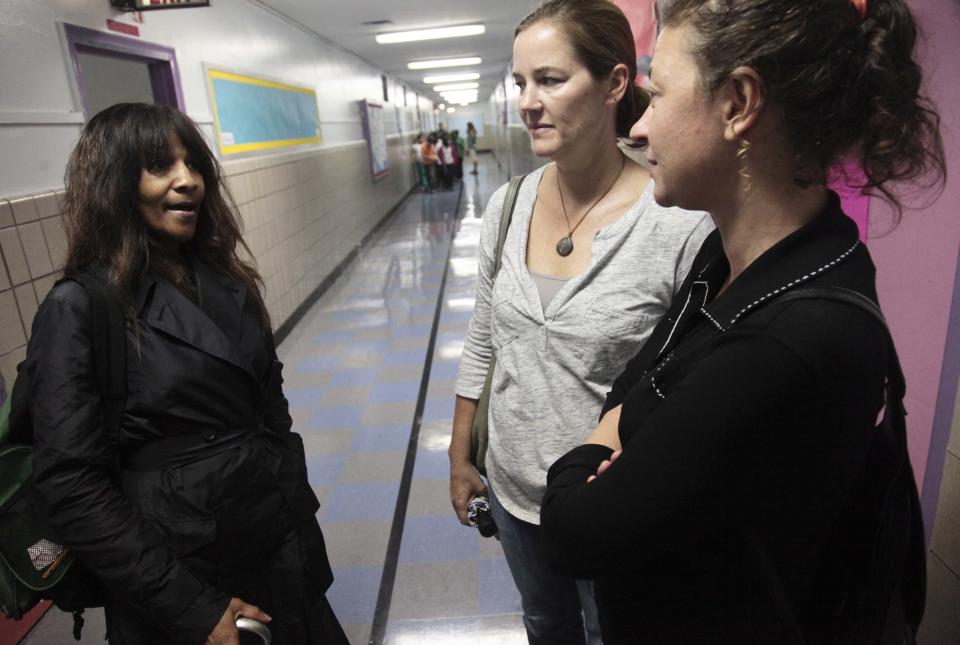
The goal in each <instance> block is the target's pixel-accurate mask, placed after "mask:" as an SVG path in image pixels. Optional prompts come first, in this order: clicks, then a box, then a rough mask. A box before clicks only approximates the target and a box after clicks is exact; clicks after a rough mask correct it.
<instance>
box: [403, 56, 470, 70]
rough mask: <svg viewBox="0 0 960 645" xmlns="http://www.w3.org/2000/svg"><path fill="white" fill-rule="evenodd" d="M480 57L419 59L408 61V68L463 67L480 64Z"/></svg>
mask: <svg viewBox="0 0 960 645" xmlns="http://www.w3.org/2000/svg"><path fill="white" fill-rule="evenodd" d="M482 62H483V60H482V59H480V58H444V59H441V60H418V61H414V62H412V63H407V69H439V68H441V67H463V66H464V65H479V64H480V63H482Z"/></svg>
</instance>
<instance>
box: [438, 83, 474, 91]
mask: <svg viewBox="0 0 960 645" xmlns="http://www.w3.org/2000/svg"><path fill="white" fill-rule="evenodd" d="M478 87H480V83H453V84H452V85H434V87H433V91H434V92H455V91H457V90H475V89H477V88H478Z"/></svg>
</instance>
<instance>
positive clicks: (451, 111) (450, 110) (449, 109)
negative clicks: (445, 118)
mask: <svg viewBox="0 0 960 645" xmlns="http://www.w3.org/2000/svg"><path fill="white" fill-rule="evenodd" d="M456 111H457V108H455V107H448V108H447V114H453V113H454V112H456Z"/></svg>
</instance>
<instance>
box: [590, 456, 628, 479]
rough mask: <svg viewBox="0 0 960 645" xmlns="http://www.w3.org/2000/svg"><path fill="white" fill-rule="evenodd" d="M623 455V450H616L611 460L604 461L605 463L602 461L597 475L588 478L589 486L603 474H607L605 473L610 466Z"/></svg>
mask: <svg viewBox="0 0 960 645" xmlns="http://www.w3.org/2000/svg"><path fill="white" fill-rule="evenodd" d="M622 454H623V451H622V450H615V451H614V452H613V454H612V455H610V459H604V460H603V461H601V462H600V465H599V466H597V474H596V475H590V476H589V477H587V483H588V484H589V483H590V482H592V481H593V480H594V479H596V478H597V477H599V476H600V475H602V474H603V473H605V472H606V471H607V468H609V467H610V464H612V463H613V462H615V461H616V460H617V459H618V458H619V457H620V455H622Z"/></svg>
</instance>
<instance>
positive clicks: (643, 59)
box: [613, 0, 658, 85]
mask: <svg viewBox="0 0 960 645" xmlns="http://www.w3.org/2000/svg"><path fill="white" fill-rule="evenodd" d="M613 4H615V5H617V6H618V7H620V10H621V11H623V14H624V15H625V16H626V17H627V20H628V21H629V22H630V29H631V30H632V31H633V42H634V45H635V46H636V48H637V75H638V78H637V79H635V80H636V82H637V84H638V85H645V84H646V82H647V77H648V76H649V75H650V61H651V59H652V57H653V48H654V46H655V45H656V44H657V22H658V14H657V0H613Z"/></svg>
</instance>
